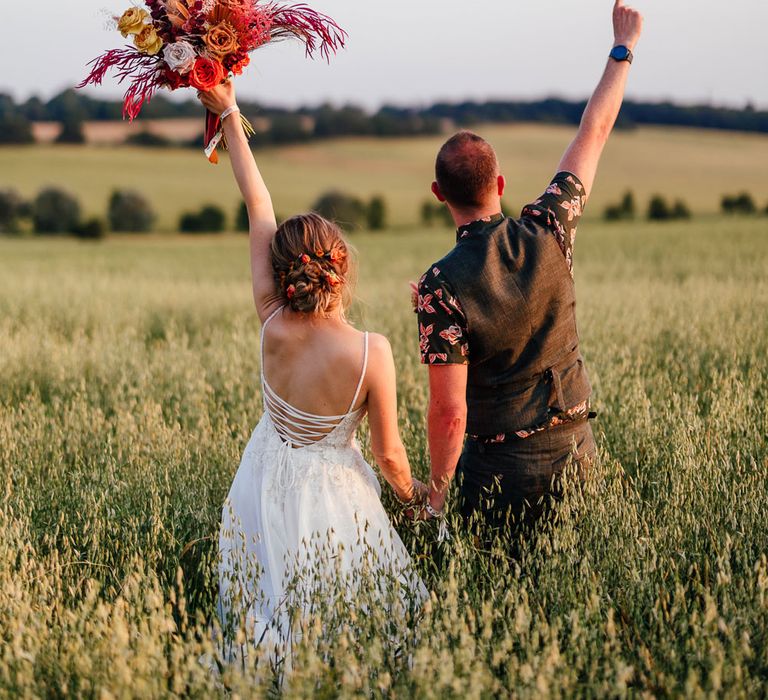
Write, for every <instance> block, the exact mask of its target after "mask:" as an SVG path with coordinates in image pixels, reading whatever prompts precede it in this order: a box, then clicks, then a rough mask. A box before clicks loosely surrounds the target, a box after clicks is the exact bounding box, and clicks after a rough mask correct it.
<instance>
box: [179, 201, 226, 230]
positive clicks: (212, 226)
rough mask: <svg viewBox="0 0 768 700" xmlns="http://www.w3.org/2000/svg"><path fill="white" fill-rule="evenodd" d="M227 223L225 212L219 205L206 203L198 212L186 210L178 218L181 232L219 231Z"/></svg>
mask: <svg viewBox="0 0 768 700" xmlns="http://www.w3.org/2000/svg"><path fill="white" fill-rule="evenodd" d="M226 223H227V217H226V214H224V211H223V210H222V209H221V207H218V206H216V205H215V204H207V205H205V206H204V207H203V208H202V209H200V211H198V212H186V213H184V214H182V216H181V219H180V220H179V230H180V231H181V232H182V233H220V232H221V231H223V230H224V228H225V226H226Z"/></svg>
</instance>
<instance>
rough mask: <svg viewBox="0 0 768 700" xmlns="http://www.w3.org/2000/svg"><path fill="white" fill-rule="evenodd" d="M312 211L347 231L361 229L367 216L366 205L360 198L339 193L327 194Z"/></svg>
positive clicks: (316, 203) (317, 202)
mask: <svg viewBox="0 0 768 700" xmlns="http://www.w3.org/2000/svg"><path fill="white" fill-rule="evenodd" d="M312 209H313V211H316V212H317V213H318V214H320V215H321V216H324V217H325V218H326V219H328V220H330V221H335V222H336V223H337V224H338V225H339V226H341V227H342V228H344V229H346V230H347V231H354V230H355V229H358V228H360V226H361V225H362V223H363V221H364V220H365V215H366V207H365V204H364V203H363V201H362V200H361V199H360V198H358V197H355V196H354V195H350V194H345V193H343V192H338V191H331V192H326V193H325V194H324V195H322V196H321V197H320V198H319V199H318V200H317V201H316V202H315V204H314V205H313V207H312Z"/></svg>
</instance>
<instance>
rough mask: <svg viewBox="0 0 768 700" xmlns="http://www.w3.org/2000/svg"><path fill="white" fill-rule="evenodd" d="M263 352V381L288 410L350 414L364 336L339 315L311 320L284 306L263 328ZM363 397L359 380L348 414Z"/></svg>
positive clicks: (363, 387)
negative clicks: (353, 403)
mask: <svg viewBox="0 0 768 700" xmlns="http://www.w3.org/2000/svg"><path fill="white" fill-rule="evenodd" d="M263 350H264V377H265V379H266V381H267V383H268V384H269V386H270V388H271V389H272V390H273V391H274V392H275V394H277V396H279V397H280V398H281V399H282V400H283V401H285V402H287V403H288V404H290V405H291V406H292V407H293V408H296V409H298V410H300V411H303V412H305V413H311V414H313V415H316V416H341V415H344V414H345V413H347V412H348V411H349V410H350V405H351V401H352V398H353V397H354V396H355V392H356V391H357V388H358V384H359V383H360V379H361V376H362V371H363V363H364V359H365V358H364V356H365V334H364V333H361V332H360V331H358V330H356V329H355V328H353V327H352V326H350V325H349V324H348V323H346V322H344V321H343V320H342V319H341V318H339V317H334V318H322V317H312V316H307V315H306V314H296V313H294V312H292V311H291V310H289V309H285V308H284V309H282V310H281V311H278V313H277V314H276V315H275V316H274V317H273V318H272V320H271V321H270V322H269V324H268V326H267V327H266V329H265V333H264V348H263ZM374 363H375V361H374ZM366 374H368V373H367V372H366ZM367 396H368V387H367V382H366V377H365V376H362V385H361V386H360V392H359V394H358V398H357V401H356V404H355V406H354V407H353V410H356V409H358V408H360V407H362V406H363V405H365V403H366V402H367Z"/></svg>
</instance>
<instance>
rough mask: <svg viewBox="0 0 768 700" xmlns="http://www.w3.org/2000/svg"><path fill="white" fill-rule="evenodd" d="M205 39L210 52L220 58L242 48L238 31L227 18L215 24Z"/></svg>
mask: <svg viewBox="0 0 768 700" xmlns="http://www.w3.org/2000/svg"><path fill="white" fill-rule="evenodd" d="M203 41H205V46H206V48H207V49H208V53H209V54H211V56H213V57H214V58H217V59H219V60H221V59H222V58H224V57H225V56H227V55H229V54H231V53H235V51H237V49H238V48H240V44H239V42H238V40H237V31H236V30H235V28H234V27H233V26H232V25H231V24H230V23H229V22H227V21H226V20H222V21H221V22H219V23H218V24H214V25H213V26H212V27H211V28H210V29H209V30H208V32H207V33H206V35H205V36H204V37H203Z"/></svg>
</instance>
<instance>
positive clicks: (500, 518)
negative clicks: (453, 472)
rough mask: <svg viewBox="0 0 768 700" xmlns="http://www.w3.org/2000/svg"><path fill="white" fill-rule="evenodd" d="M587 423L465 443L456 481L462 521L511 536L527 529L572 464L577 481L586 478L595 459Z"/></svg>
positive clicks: (542, 511) (563, 425)
mask: <svg viewBox="0 0 768 700" xmlns="http://www.w3.org/2000/svg"><path fill="white" fill-rule="evenodd" d="M595 449H596V448H595V440H594V437H593V435H592V427H591V426H590V424H589V421H588V420H582V421H579V422H578V423H564V424H562V425H558V426H555V427H553V428H550V429H549V430H546V431H543V432H540V433H536V434H534V435H531V436H530V437H528V438H525V439H517V440H513V441H509V442H501V443H488V442H482V441H478V440H473V439H467V442H466V444H465V446H464V451H463V453H462V455H461V459H460V460H459V466H458V470H457V483H458V488H459V504H460V511H461V515H462V517H463V518H464V521H465V522H466V523H468V524H469V525H470V527H472V528H473V529H474V528H475V527H479V528H481V529H482V530H483V531H485V537H483V539H486V537H487V536H488V535H490V534H491V533H493V532H494V531H499V532H500V533H501V534H504V533H505V532H511V530H512V529H516V528H517V527H518V526H520V525H523V526H525V525H532V524H533V523H535V522H536V521H537V520H538V519H539V518H540V517H541V516H542V514H543V513H544V512H545V510H546V508H547V506H548V504H549V502H550V501H551V498H550V497H551V496H553V495H554V496H555V497H556V495H557V491H558V488H559V484H560V479H561V477H562V475H563V472H565V471H566V469H567V468H568V467H569V466H571V467H572V469H573V473H574V474H575V475H576V478H577V480H579V481H583V480H585V479H586V478H587V474H588V471H589V468H590V465H591V464H592V462H593V461H594V458H595Z"/></svg>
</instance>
